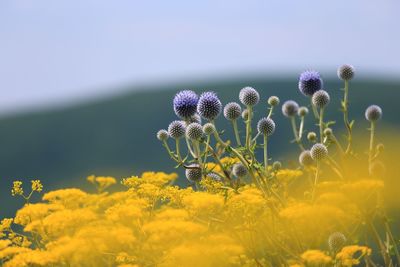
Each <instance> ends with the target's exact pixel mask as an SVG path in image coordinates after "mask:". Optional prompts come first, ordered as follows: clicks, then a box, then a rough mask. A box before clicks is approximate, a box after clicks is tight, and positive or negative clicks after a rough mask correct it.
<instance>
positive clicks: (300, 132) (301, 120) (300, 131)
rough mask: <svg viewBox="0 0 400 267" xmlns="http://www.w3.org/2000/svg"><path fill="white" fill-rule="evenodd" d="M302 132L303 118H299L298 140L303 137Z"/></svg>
mask: <svg viewBox="0 0 400 267" xmlns="http://www.w3.org/2000/svg"><path fill="white" fill-rule="evenodd" d="M303 130H304V116H302V117H301V118H300V129H299V140H301V138H302V137H303Z"/></svg>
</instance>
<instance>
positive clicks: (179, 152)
mask: <svg viewBox="0 0 400 267" xmlns="http://www.w3.org/2000/svg"><path fill="white" fill-rule="evenodd" d="M175 145H176V155H177V157H178V160H179V162H182V157H181V151H180V142H179V138H176V139H175Z"/></svg>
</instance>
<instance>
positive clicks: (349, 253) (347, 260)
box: [336, 245, 372, 267]
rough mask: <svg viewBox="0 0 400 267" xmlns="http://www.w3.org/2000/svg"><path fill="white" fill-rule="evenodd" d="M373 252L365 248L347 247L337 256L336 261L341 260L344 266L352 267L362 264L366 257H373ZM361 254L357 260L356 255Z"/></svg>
mask: <svg viewBox="0 0 400 267" xmlns="http://www.w3.org/2000/svg"><path fill="white" fill-rule="evenodd" d="M371 252H372V250H371V249H370V248H369V247H365V246H358V245H353V246H346V247H344V248H342V250H341V251H340V252H339V253H338V254H336V259H337V260H339V261H340V262H341V263H342V265H343V266H345V267H351V266H353V265H357V264H360V259H361V258H362V257H364V256H366V255H368V256H369V255H371ZM356 253H359V254H358V255H357V257H356V258H354V254H356Z"/></svg>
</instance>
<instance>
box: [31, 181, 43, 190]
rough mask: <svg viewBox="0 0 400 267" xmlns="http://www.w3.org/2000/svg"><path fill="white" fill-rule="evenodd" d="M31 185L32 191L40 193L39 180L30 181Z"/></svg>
mask: <svg viewBox="0 0 400 267" xmlns="http://www.w3.org/2000/svg"><path fill="white" fill-rule="evenodd" d="M31 183H32V191H36V192H42V190H43V185H42V183H41V182H40V180H32V181H31Z"/></svg>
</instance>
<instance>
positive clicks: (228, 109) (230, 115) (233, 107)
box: [224, 102, 242, 121]
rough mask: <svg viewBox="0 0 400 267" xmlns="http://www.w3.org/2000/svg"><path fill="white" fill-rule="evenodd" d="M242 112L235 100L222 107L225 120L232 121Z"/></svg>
mask: <svg viewBox="0 0 400 267" xmlns="http://www.w3.org/2000/svg"><path fill="white" fill-rule="evenodd" d="M241 114H242V108H241V107H240V105H239V104H238V103H236V102H231V103H228V104H226V105H225V107H224V117H225V118H226V119H227V120H230V121H233V120H236V119H237V118H239V117H240V115H241Z"/></svg>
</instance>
